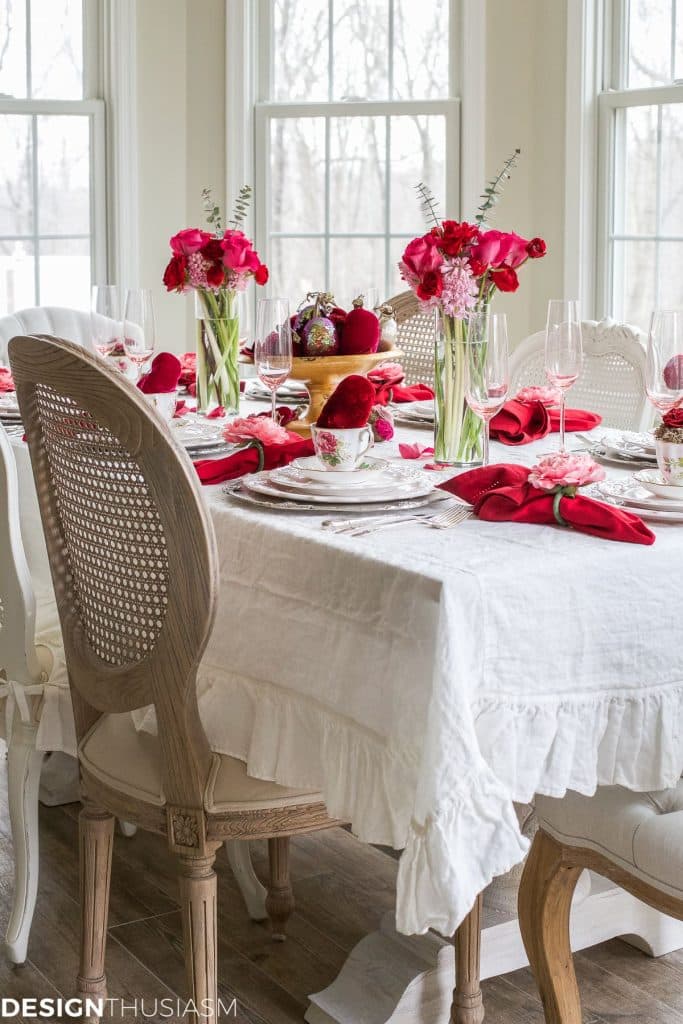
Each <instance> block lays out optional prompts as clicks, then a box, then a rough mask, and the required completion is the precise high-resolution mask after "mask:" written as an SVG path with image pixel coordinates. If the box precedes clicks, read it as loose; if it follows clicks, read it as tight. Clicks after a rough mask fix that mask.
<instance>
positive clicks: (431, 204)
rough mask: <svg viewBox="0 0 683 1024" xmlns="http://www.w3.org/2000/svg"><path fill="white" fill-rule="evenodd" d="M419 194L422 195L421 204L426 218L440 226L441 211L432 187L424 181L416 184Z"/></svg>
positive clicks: (428, 221)
mask: <svg viewBox="0 0 683 1024" xmlns="http://www.w3.org/2000/svg"><path fill="white" fill-rule="evenodd" d="M415 190H416V191H417V194H418V196H419V197H420V206H421V207H422V212H423V214H424V217H425V220H426V221H427V223H428V224H430V223H433V224H434V227H437V228H438V226H439V213H438V206H437V202H436V199H435V198H434V195H433V194H432V191H431V189H429V188H428V186H427V185H425V183H424V182H423V181H421V182H420V183H419V184H417V185H416V186H415Z"/></svg>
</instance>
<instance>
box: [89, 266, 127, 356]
mask: <svg viewBox="0 0 683 1024" xmlns="http://www.w3.org/2000/svg"><path fill="white" fill-rule="evenodd" d="M90 337H91V338H92V343H93V345H94V346H95V351H96V352H98V353H99V354H100V355H101V356H102V357H103V358H106V357H107V356H108V355H111V353H112V352H113V351H114V349H115V348H116V346H117V344H118V343H119V342H120V341H121V337H122V332H121V297H120V294H119V289H118V287H117V286H116V285H115V284H96V285H93V287H92V292H91V301H90Z"/></svg>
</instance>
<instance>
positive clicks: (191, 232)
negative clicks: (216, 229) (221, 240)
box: [171, 228, 212, 256]
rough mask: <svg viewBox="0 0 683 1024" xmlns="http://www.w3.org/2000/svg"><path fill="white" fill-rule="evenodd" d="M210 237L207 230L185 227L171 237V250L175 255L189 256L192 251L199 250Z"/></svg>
mask: <svg viewBox="0 0 683 1024" xmlns="http://www.w3.org/2000/svg"><path fill="white" fill-rule="evenodd" d="M211 237H212V236H211V235H210V234H209V233H208V231H200V230H199V228H185V229H184V231H179V232H178V234H177V235H174V236H173V238H172V239H171V250H172V251H173V252H174V253H176V255H180V256H191V255H192V254H193V253H195V252H199V250H200V249H201V248H202V246H203V245H206V243H207V242H208V241H209V240H210V239H211Z"/></svg>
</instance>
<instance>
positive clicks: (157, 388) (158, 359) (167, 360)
mask: <svg viewBox="0 0 683 1024" xmlns="http://www.w3.org/2000/svg"><path fill="white" fill-rule="evenodd" d="M181 370H182V367H181V365H180V360H179V359H178V357H177V356H174V355H173V353H172V352H160V353H159V355H158V356H155V357H154V359H153V360H152V365H151V367H150V369H149V372H148V373H145V374H143V375H142V377H140V380H139V381H138V387H139V388H140V390H141V391H143V392H144V393H145V394H146V395H165V394H167V393H168V392H169V391H175V389H176V388H177V387H178V381H179V380H180V373H181Z"/></svg>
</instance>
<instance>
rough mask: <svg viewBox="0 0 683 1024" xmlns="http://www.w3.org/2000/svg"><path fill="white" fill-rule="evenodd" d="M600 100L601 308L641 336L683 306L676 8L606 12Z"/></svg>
mask: <svg viewBox="0 0 683 1024" xmlns="http://www.w3.org/2000/svg"><path fill="white" fill-rule="evenodd" d="M606 6H607V8H608V11H607V14H608V16H609V18H610V19H611V24H610V25H609V29H610V31H609V32H608V33H607V38H608V39H609V41H610V42H611V48H610V49H611V53H610V57H609V59H608V60H607V61H606V71H607V74H606V75H605V89H604V91H603V92H602V94H601V96H600V143H601V178H600V196H601V204H602V210H601V211H600V223H601V229H602V234H601V238H600V240H599V241H600V244H599V253H600V254H602V256H603V258H602V259H601V260H600V261H599V263H601V264H602V266H601V272H602V274H603V280H602V282H601V284H602V287H601V291H602V297H603V302H604V306H605V308H606V309H607V311H608V312H609V313H611V315H612V316H614V317H615V318H616V319H618V320H625V321H628V322H631V323H635V324H637V325H639V326H640V327H643V328H646V327H647V326H648V323H649V319H650V313H651V312H652V310H653V309H655V308H658V307H659V308H666V307H669V308H670V307H672V306H683V273H682V268H683V172H682V171H681V168H682V167H683V0H615V2H614V3H613V4H611V5H610V4H609V3H608V4H606Z"/></svg>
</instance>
